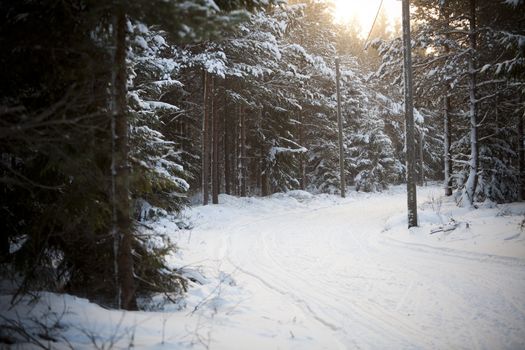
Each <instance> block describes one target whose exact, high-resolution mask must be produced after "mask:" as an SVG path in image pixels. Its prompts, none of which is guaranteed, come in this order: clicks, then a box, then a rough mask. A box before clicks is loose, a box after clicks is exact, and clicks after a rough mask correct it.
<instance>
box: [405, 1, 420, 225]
mask: <svg viewBox="0 0 525 350" xmlns="http://www.w3.org/2000/svg"><path fill="white" fill-rule="evenodd" d="M402 6H403V51H404V52H403V57H404V81H405V84H404V85H405V120H406V135H405V139H406V152H407V208H408V228H410V227H414V226H417V191H416V175H415V160H416V152H415V145H414V143H415V140H414V139H415V133H414V104H413V91H412V45H411V38H410V3H409V0H403V3H402Z"/></svg>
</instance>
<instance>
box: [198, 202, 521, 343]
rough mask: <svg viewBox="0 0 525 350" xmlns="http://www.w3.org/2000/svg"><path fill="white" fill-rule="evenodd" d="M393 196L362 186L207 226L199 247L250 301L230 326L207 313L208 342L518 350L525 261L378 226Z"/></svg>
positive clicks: (394, 205) (392, 209)
mask: <svg viewBox="0 0 525 350" xmlns="http://www.w3.org/2000/svg"><path fill="white" fill-rule="evenodd" d="M420 197H421V196H420ZM404 205H405V200H404V195H403V194H402V193H399V194H396V195H394V196H388V197H384V196H381V197H374V196H372V197H370V198H369V199H367V200H366V202H365V201H363V200H356V201H351V202H347V203H344V204H341V205H336V206H331V207H328V208H321V209H303V210H297V209H295V210H290V211H288V212H284V213H281V214H279V215H267V216H265V215H260V214H254V215H253V216H252V217H250V216H245V217H242V218H238V219H237V220H235V219H234V220H232V221H230V222H229V224H228V225H226V226H225V227H223V228H222V229H221V230H220V232H217V231H214V233H213V234H219V235H220V236H221V239H219V240H216V242H215V243H216V244H211V247H209V248H210V249H211V250H210V251H208V253H210V254H212V255H213V256H214V257H215V260H216V261H218V262H220V268H221V270H223V271H231V273H232V276H233V278H234V279H235V280H236V282H237V284H238V285H239V286H241V287H242V288H243V290H244V293H245V295H246V296H247V299H246V300H245V303H247V304H251V305H250V306H249V307H248V309H247V310H244V311H243V312H240V314H239V315H238V318H239V320H242V322H240V323H239V324H238V325H237V326H235V325H232V324H231V323H229V322H226V323H224V322H221V321H220V317H219V318H217V320H218V321H217V322H216V323H217V324H216V325H215V327H214V329H213V332H212V333H211V334H210V337H211V340H210V345H212V346H211V347H212V348H216V347H218V348H225V349H226V348H229V349H231V348H239V349H240V348H252V349H253V348H261V349H264V348H297V349H304V348H328V349H332V348H341V349H347V348H349V349H353V348H365V349H369V348H374V349H386V348H398V349H399V348H402V349H410V348H418V349H419V348H425V349H427V348H437V349H450V348H455V349H458V348H466V349H496V348H509V349H517V348H523V347H524V346H525V335H524V331H525V264H524V263H525V260H522V259H515V258H503V257H502V258H498V257H494V256H489V255H485V254H479V253H471V252H466V251H465V252H463V251H458V250H451V249H444V248H443V249H440V248H432V247H426V248H425V247H424V246H420V245H414V244H412V245H407V244H405V243H400V242H397V241H395V240H392V239H390V238H388V237H387V236H386V235H382V234H381V231H382V230H383V227H384V223H385V221H386V220H387V219H388V218H389V217H390V216H392V215H394V214H396V213H399V212H402V211H403V210H404ZM206 237H209V235H206ZM232 319H235V317H232ZM239 327H241V329H239ZM232 328H233V333H237V332H238V333H239V334H236V335H234V334H232Z"/></svg>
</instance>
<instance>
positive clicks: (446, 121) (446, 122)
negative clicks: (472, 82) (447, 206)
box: [441, 2, 452, 196]
mask: <svg viewBox="0 0 525 350" xmlns="http://www.w3.org/2000/svg"><path fill="white" fill-rule="evenodd" d="M441 14H442V15H443V17H444V20H445V45H444V51H445V54H448V53H449V52H450V47H449V45H448V42H447V41H448V40H449V39H450V34H449V29H450V28H449V27H450V11H449V10H448V4H447V3H446V2H443V4H442V11H441ZM448 90H449V82H448V81H446V85H445V87H444V95H443V156H444V157H443V158H444V177H445V179H444V187H445V196H451V195H452V176H451V172H452V157H451V155H450V144H451V136H450V99H449V95H448Z"/></svg>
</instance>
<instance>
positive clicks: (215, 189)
mask: <svg viewBox="0 0 525 350" xmlns="http://www.w3.org/2000/svg"><path fill="white" fill-rule="evenodd" d="M214 92H215V84H214V80H213V79H212V96H211V101H212V103H211V105H212V130H213V132H212V136H213V140H212V155H213V158H212V167H211V191H212V202H213V204H219V116H218V113H217V110H218V106H217V105H216V104H215V102H214V100H215V93H214Z"/></svg>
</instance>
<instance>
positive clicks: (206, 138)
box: [201, 71, 210, 205]
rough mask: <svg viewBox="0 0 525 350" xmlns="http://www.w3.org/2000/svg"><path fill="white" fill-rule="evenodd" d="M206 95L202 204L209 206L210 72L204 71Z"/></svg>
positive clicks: (204, 96)
mask: <svg viewBox="0 0 525 350" xmlns="http://www.w3.org/2000/svg"><path fill="white" fill-rule="evenodd" d="M203 80H204V84H203V85H204V93H203V111H204V115H203V117H202V138H201V140H202V169H201V173H202V204H203V205H207V204H208V202H209V197H210V195H209V183H210V173H209V171H210V142H209V139H210V105H209V99H210V97H209V95H210V91H209V88H208V85H209V80H210V78H209V76H208V72H207V71H204V79H203Z"/></svg>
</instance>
